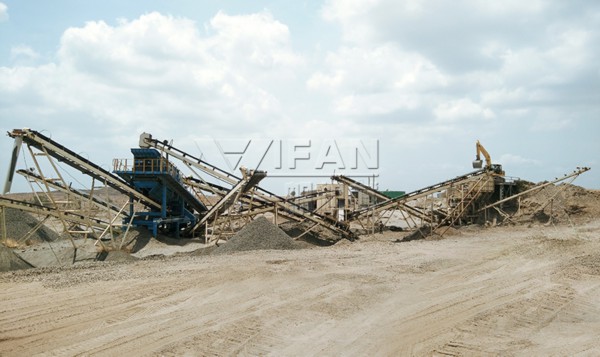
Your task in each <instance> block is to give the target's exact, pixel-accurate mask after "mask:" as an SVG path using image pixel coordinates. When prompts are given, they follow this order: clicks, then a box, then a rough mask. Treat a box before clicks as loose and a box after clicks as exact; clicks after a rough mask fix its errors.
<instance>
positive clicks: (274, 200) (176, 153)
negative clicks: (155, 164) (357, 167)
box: [139, 133, 356, 239]
mask: <svg viewBox="0 0 600 357" xmlns="http://www.w3.org/2000/svg"><path fill="white" fill-rule="evenodd" d="M139 146H140V147H141V148H150V147H152V148H155V149H158V150H160V151H161V152H163V153H165V154H166V155H169V156H170V157H175V158H177V159H179V160H181V161H182V162H183V163H185V164H186V165H188V166H189V167H192V168H196V169H199V170H201V171H203V172H204V173H206V174H208V175H210V176H212V177H214V178H216V179H218V180H220V181H223V182H225V183H227V184H229V185H231V186H232V187H235V186H236V185H237V184H239V182H240V181H242V180H243V178H241V177H238V176H236V175H234V174H231V173H229V172H227V171H224V170H222V169H219V168H218V167H216V166H213V165H211V164H209V163H207V162H205V161H203V160H202V159H200V158H197V157H195V156H193V155H190V154H189V153H186V152H184V151H182V150H180V149H178V148H176V147H174V146H172V145H170V144H168V142H167V141H160V140H157V139H154V138H153V137H152V135H151V134H149V133H143V134H142V135H141V136H140V143H139ZM254 195H255V196H256V197H258V198H260V199H262V200H264V201H267V202H270V204H271V205H273V206H275V205H277V208H278V209H279V210H284V211H286V212H287V213H288V214H291V215H294V216H297V217H302V219H303V220H308V221H310V222H312V223H313V224H314V226H317V225H318V226H321V227H323V228H325V229H329V230H330V231H332V232H334V233H336V234H339V235H341V236H342V237H345V238H348V239H355V238H356V236H355V235H354V233H352V232H351V231H350V227H349V226H348V225H347V224H345V223H343V222H338V221H337V220H335V219H332V218H329V217H326V216H323V215H320V214H318V213H316V212H311V211H308V210H306V209H304V208H303V207H301V206H299V205H296V204H294V203H291V202H289V201H287V200H286V199H285V198H283V197H281V196H278V195H276V194H274V193H272V192H269V191H267V190H265V189H264V188H261V187H260V186H256V191H255V192H254ZM196 228H197V227H196Z"/></svg>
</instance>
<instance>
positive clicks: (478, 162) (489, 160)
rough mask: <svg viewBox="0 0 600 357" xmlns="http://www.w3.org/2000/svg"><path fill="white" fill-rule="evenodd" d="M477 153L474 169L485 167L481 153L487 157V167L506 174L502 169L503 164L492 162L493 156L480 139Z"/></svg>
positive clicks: (497, 172)
mask: <svg viewBox="0 0 600 357" xmlns="http://www.w3.org/2000/svg"><path fill="white" fill-rule="evenodd" d="M475 149H476V154H475V160H474V161H473V168H474V169H481V168H482V167H483V161H482V160H481V155H483V157H484V158H485V169H486V170H489V171H493V172H494V173H496V174H498V175H499V176H504V171H503V170H502V165H498V164H492V158H491V157H490V154H489V153H488V152H487V150H486V149H485V148H484V147H483V145H481V143H480V142H479V140H477V143H476V144H475Z"/></svg>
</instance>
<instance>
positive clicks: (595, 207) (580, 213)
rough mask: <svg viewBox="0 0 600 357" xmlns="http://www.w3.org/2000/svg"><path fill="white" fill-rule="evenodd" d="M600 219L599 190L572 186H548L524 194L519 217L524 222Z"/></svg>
mask: <svg viewBox="0 0 600 357" xmlns="http://www.w3.org/2000/svg"><path fill="white" fill-rule="evenodd" d="M599 216H600V191H598V190H588V189H585V188H583V187H580V186H576V185H572V184H567V183H563V184H559V185H550V186H546V187H545V188H543V189H540V190H538V191H535V192H532V193H531V194H528V195H525V196H524V197H523V198H522V199H521V202H520V205H519V211H518V212H517V215H516V217H517V218H518V219H519V220H522V221H539V222H547V221H549V220H550V218H552V220H553V221H554V222H566V221H568V220H575V221H589V220H591V219H596V218H597V217H599Z"/></svg>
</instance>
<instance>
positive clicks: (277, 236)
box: [214, 217, 301, 254]
mask: <svg viewBox="0 0 600 357" xmlns="http://www.w3.org/2000/svg"><path fill="white" fill-rule="evenodd" d="M300 248H301V245H299V244H297V243H296V242H295V241H294V240H293V239H292V238H291V237H290V236H288V235H287V234H286V233H285V232H284V231H282V230H281V229H280V228H279V227H277V226H276V225H274V224H273V223H271V221H269V220H268V219H266V218H265V217H258V218H256V219H255V220H253V221H252V222H250V223H248V224H246V225H245V226H244V228H242V229H241V230H240V231H239V232H237V233H236V234H235V235H234V236H233V237H231V238H230V239H229V240H228V241H227V243H225V244H223V245H220V246H219V247H218V248H216V249H215V250H214V253H215V254H223V253H234V252H241V251H249V250H268V249H300Z"/></svg>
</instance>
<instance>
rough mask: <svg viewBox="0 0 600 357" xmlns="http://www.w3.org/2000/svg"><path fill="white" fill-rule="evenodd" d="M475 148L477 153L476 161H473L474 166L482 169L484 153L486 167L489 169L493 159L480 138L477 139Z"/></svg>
mask: <svg viewBox="0 0 600 357" xmlns="http://www.w3.org/2000/svg"><path fill="white" fill-rule="evenodd" d="M475 150H476V155H475V161H473V168H474V169H480V168H481V167H482V166H483V161H482V160H481V155H482V154H483V157H484V158H485V167H486V168H488V169H489V168H491V167H492V159H491V157H490V154H489V153H488V152H487V150H486V149H485V148H484V147H483V145H481V143H480V142H479V140H477V143H476V144H475Z"/></svg>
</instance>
